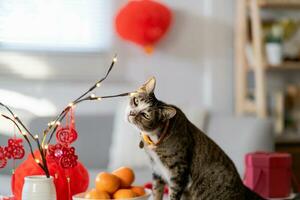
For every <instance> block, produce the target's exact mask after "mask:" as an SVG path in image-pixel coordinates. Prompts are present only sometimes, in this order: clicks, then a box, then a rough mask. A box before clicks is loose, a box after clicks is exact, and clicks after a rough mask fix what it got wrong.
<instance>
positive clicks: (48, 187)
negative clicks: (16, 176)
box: [22, 176, 56, 200]
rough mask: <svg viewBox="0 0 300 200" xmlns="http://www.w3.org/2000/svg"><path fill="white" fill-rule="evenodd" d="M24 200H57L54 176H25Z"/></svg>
mask: <svg viewBox="0 0 300 200" xmlns="http://www.w3.org/2000/svg"><path fill="white" fill-rule="evenodd" d="M22 200H56V190H55V186H54V182H53V177H50V178H47V177H46V176H27V177H25V182H24V186H23V191H22Z"/></svg>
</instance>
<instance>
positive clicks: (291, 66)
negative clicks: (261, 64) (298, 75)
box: [267, 61, 300, 71]
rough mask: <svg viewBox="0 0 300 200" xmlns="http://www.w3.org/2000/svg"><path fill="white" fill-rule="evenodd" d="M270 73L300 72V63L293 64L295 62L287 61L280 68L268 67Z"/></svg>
mask: <svg viewBox="0 0 300 200" xmlns="http://www.w3.org/2000/svg"><path fill="white" fill-rule="evenodd" d="M267 70H268V71H286V70H287V71H289V70H291V71H293V70H300V62H297V61H295V62H293V61H287V62H284V63H282V64H281V65H279V66H270V65H269V66H267Z"/></svg>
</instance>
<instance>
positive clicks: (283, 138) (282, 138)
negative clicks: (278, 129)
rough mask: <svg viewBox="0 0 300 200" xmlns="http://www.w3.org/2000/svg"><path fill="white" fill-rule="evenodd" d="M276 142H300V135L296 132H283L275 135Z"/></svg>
mask: <svg viewBox="0 0 300 200" xmlns="http://www.w3.org/2000/svg"><path fill="white" fill-rule="evenodd" d="M275 142H276V144H300V135H299V134H296V133H293V134H292V133H283V134H281V135H278V136H276V137H275Z"/></svg>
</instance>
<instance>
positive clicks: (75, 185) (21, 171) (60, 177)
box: [13, 151, 89, 200]
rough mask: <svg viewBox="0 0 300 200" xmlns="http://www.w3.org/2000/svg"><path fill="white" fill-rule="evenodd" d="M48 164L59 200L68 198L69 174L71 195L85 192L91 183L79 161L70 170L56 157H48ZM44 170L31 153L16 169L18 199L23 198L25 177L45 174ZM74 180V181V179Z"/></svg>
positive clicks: (15, 190)
mask: <svg viewBox="0 0 300 200" xmlns="http://www.w3.org/2000/svg"><path fill="white" fill-rule="evenodd" d="M35 156H36V157H37V158H38V159H41V158H40V155H39V153H38V151H36V152H35ZM47 164H48V167H49V171H50V175H51V176H53V177H54V184H55V187H56V193H57V200H68V199H69V195H68V192H66V191H68V187H69V186H68V183H67V178H66V177H67V176H68V177H69V178H70V180H71V182H70V191H71V195H75V194H78V193H81V192H85V191H86V190H87V188H88V184H89V175H88V172H87V170H86V169H85V167H84V166H83V165H82V164H81V163H80V162H78V163H77V165H76V166H75V167H74V168H70V169H68V170H65V169H63V168H62V167H60V166H59V165H58V164H57V163H56V161H55V160H54V159H51V158H50V157H49V156H48V157H47ZM43 174H44V171H43V170H42V169H41V168H40V167H39V166H38V165H37V164H36V163H35V161H34V159H33V158H32V156H31V155H29V156H28V158H27V160H25V161H24V162H23V163H22V164H20V165H19V167H18V168H17V169H16V171H15V183H14V185H13V189H14V195H15V197H16V198H17V199H19V200H20V199H21V195H22V188H23V184H24V177H25V176H31V175H43ZM72 180H73V181H72Z"/></svg>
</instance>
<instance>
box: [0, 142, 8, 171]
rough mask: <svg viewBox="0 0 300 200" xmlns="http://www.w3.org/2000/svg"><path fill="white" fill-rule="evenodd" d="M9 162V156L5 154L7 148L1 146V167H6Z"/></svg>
mask: <svg viewBox="0 0 300 200" xmlns="http://www.w3.org/2000/svg"><path fill="white" fill-rule="evenodd" d="M6 164H7V158H6V156H5V150H4V148H3V147H0V168H4V167H5V166H6Z"/></svg>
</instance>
